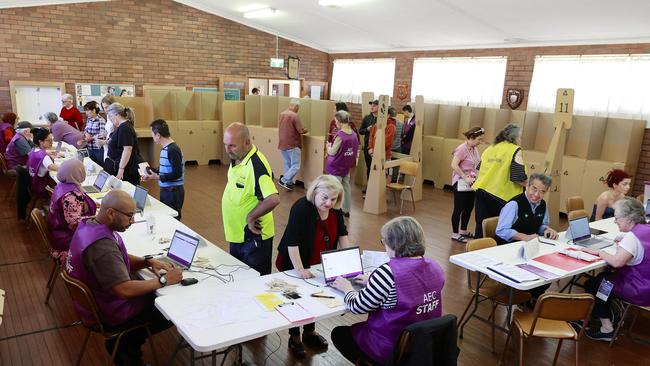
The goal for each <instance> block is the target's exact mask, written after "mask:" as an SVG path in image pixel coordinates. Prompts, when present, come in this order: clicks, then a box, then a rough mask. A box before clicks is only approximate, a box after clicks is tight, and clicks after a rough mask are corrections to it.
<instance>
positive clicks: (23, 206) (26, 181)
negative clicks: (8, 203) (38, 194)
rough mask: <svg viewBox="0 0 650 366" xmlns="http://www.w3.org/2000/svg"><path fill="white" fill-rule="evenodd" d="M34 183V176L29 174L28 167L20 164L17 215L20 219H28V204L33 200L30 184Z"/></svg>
mask: <svg viewBox="0 0 650 366" xmlns="http://www.w3.org/2000/svg"><path fill="white" fill-rule="evenodd" d="M31 183H32V178H31V177H30V176H29V173H28V172H27V169H25V167H24V166H22V165H19V166H17V167H16V215H17V216H18V219H19V220H26V219H27V215H28V214H29V213H28V212H27V205H29V201H31V200H32V196H30V195H29V185H30V184H31Z"/></svg>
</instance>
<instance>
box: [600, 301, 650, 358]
mask: <svg viewBox="0 0 650 366" xmlns="http://www.w3.org/2000/svg"><path fill="white" fill-rule="evenodd" d="M621 302H622V303H623V314H622V315H621V320H620V321H619V322H618V324H617V325H616V328H615V329H614V336H613V337H612V340H611V341H610V342H609V346H610V347H611V346H612V345H614V341H616V337H618V335H619V334H620V333H621V331H622V330H623V326H624V324H625V316H626V315H627V312H628V311H629V310H630V309H631V308H635V309H637V311H636V314H634V318H633V319H632V323H631V324H630V328H629V329H628V330H627V331H628V332H629V333H630V334H632V328H634V324H636V319H637V317H638V316H639V313H640V312H642V311H647V312H650V306H640V305H634V304H631V303H629V302H627V301H623V300H621ZM644 341H645V342H647V340H644Z"/></svg>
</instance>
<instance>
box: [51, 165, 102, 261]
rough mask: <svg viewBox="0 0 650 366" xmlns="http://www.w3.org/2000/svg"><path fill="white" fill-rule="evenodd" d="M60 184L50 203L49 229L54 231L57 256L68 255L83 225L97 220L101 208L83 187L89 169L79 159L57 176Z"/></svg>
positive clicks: (52, 232)
mask: <svg viewBox="0 0 650 366" xmlns="http://www.w3.org/2000/svg"><path fill="white" fill-rule="evenodd" d="M56 178H57V179H58V180H59V183H58V184H57V185H56V187H54V192H53V193H52V199H51V200H50V213H49V214H48V215H47V226H48V228H49V229H50V239H51V240H50V241H51V242H52V248H53V249H54V250H56V251H57V252H64V251H67V250H68V248H69V247H70V240H71V239H72V235H74V232H75V230H76V229H77V225H79V222H80V221H81V220H82V219H84V218H87V217H91V216H95V213H96V211H97V205H96V204H95V202H94V201H93V200H92V198H90V197H89V196H88V195H87V194H86V193H85V192H84V191H83V189H81V185H82V184H83V182H84V180H85V179H86V169H85V168H84V165H83V163H82V162H80V161H79V160H77V159H70V160H66V161H65V162H63V163H62V164H61V166H60V167H59V170H58V171H57V172H56Z"/></svg>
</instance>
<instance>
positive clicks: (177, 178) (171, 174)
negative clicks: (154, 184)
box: [158, 142, 185, 187]
mask: <svg viewBox="0 0 650 366" xmlns="http://www.w3.org/2000/svg"><path fill="white" fill-rule="evenodd" d="M158 175H159V176H160V180H159V181H158V185H160V187H176V186H182V185H183V182H184V180H183V178H184V175H185V164H184V161H183V152H181V148H180V147H178V145H176V143H175V142H172V143H170V144H168V145H167V146H165V147H163V148H162V149H161V150H160V167H159V168H158Z"/></svg>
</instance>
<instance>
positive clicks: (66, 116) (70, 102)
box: [59, 94, 84, 131]
mask: <svg viewBox="0 0 650 366" xmlns="http://www.w3.org/2000/svg"><path fill="white" fill-rule="evenodd" d="M61 103H63V107H62V108H61V112H59V117H61V119H62V120H64V121H65V122H66V123H67V124H69V125H70V126H72V127H74V128H76V129H77V130H78V131H83V130H84V118H83V116H82V115H81V112H79V110H78V109H77V107H75V105H74V98H73V97H72V95H70V94H63V95H62V96H61Z"/></svg>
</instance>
